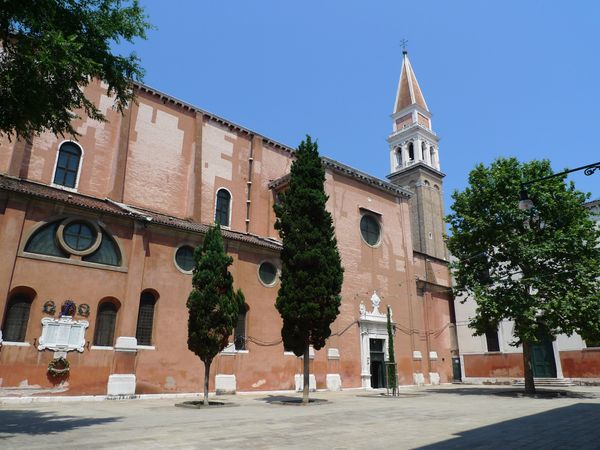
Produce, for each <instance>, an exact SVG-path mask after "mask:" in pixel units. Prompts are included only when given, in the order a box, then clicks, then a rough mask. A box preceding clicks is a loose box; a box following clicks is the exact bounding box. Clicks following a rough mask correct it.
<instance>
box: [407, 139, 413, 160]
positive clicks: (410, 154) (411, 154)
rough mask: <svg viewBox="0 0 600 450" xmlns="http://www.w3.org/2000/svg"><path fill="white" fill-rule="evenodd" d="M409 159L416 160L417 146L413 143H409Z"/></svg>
mask: <svg viewBox="0 0 600 450" xmlns="http://www.w3.org/2000/svg"><path fill="white" fill-rule="evenodd" d="M408 159H409V160H410V161H414V160H415V146H414V144H413V143H412V142H409V143H408Z"/></svg>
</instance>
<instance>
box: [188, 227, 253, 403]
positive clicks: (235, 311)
mask: <svg viewBox="0 0 600 450" xmlns="http://www.w3.org/2000/svg"><path fill="white" fill-rule="evenodd" d="M194 260H195V266H194V275H193V278H192V292H191V293H190V296H189V298H188V301H187V307H188V311H189V319H188V348H189V349H190V350H191V351H193V352H194V353H195V354H196V355H198V357H199V358H200V359H201V360H202V362H203V363H204V405H206V406H208V380H209V375H210V365H211V363H212V361H213V359H214V357H215V356H217V354H218V353H219V352H220V351H222V350H223V349H224V348H225V347H226V346H227V343H228V341H229V336H231V333H232V331H233V329H234V327H235V324H236V323H237V320H238V315H239V313H240V311H241V308H242V307H243V306H244V294H243V293H242V291H241V290H239V289H238V290H237V291H234V290H233V277H232V276H231V274H230V273H229V270H228V267H229V266H230V265H231V263H232V262H233V259H232V258H231V257H230V256H228V255H227V254H226V253H225V250H224V247H223V237H222V236H221V227H220V226H219V225H218V224H217V225H216V226H215V227H211V228H210V229H209V230H208V232H207V233H206V236H205V237H204V241H203V242H202V246H199V247H197V248H196V251H195V252H194Z"/></svg>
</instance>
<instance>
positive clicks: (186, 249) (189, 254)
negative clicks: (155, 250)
mask: <svg viewBox="0 0 600 450" xmlns="http://www.w3.org/2000/svg"><path fill="white" fill-rule="evenodd" d="M175 263H176V264H177V267H179V268H180V269H181V270H183V271H184V272H191V271H192V269H193V268H194V249H193V248H192V247H190V246H189V245H184V246H183V247H179V248H178V249H177V252H176V253H175Z"/></svg>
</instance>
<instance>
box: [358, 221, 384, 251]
mask: <svg viewBox="0 0 600 450" xmlns="http://www.w3.org/2000/svg"><path fill="white" fill-rule="evenodd" d="M360 234H361V235H362V237H363V239H364V240H365V242H366V243H367V244H369V245H377V243H378V242H379V237H380V235H381V227H380V226H379V222H378V221H377V219H375V217H373V216H372V215H370V214H365V215H363V216H362V219H360Z"/></svg>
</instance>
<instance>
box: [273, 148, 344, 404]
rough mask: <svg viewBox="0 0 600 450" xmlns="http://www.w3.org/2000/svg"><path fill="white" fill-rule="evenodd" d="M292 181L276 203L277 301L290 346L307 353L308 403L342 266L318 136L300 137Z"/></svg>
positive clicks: (337, 298)
mask: <svg viewBox="0 0 600 450" xmlns="http://www.w3.org/2000/svg"><path fill="white" fill-rule="evenodd" d="M295 156H296V160H295V161H294V163H293V164H292V168H291V175H290V183H289V187H288V189H287V191H286V192H284V193H283V194H282V196H281V199H282V201H281V202H280V204H278V205H275V207H274V209H275V214H276V215H277V222H276V224H275V228H276V229H278V230H279V234H280V236H281V238H282V239H283V249H282V251H281V263H282V270H281V286H280V288H279V293H278V297H277V302H276V304H275V305H276V307H277V310H278V311H279V313H280V314H281V317H282V319H283V328H282V330H281V336H282V338H283V342H284V345H285V348H286V349H289V350H291V351H293V352H294V354H295V355H296V356H302V355H304V390H303V403H308V390H309V346H310V345H312V346H313V347H314V348H315V349H316V350H319V349H321V348H322V347H323V346H324V345H325V341H326V340H327V338H328V337H329V336H330V335H331V330H330V328H329V327H330V325H331V323H332V322H333V321H334V320H335V318H336V317H337V315H338V314H339V307H340V303H341V298H340V295H339V293H340V290H341V288H342V281H343V268H342V264H341V259H340V255H339V253H338V250H337V241H336V238H335V233H334V229H333V221H332V218H331V214H330V213H329V212H328V211H327V210H326V209H325V204H326V202H327V195H325V188H324V183H325V170H324V168H323V165H322V162H321V158H320V157H319V152H318V147H317V143H316V142H312V140H311V138H310V136H306V140H304V141H302V142H301V143H300V146H299V147H298V150H297V152H296V154H295Z"/></svg>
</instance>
